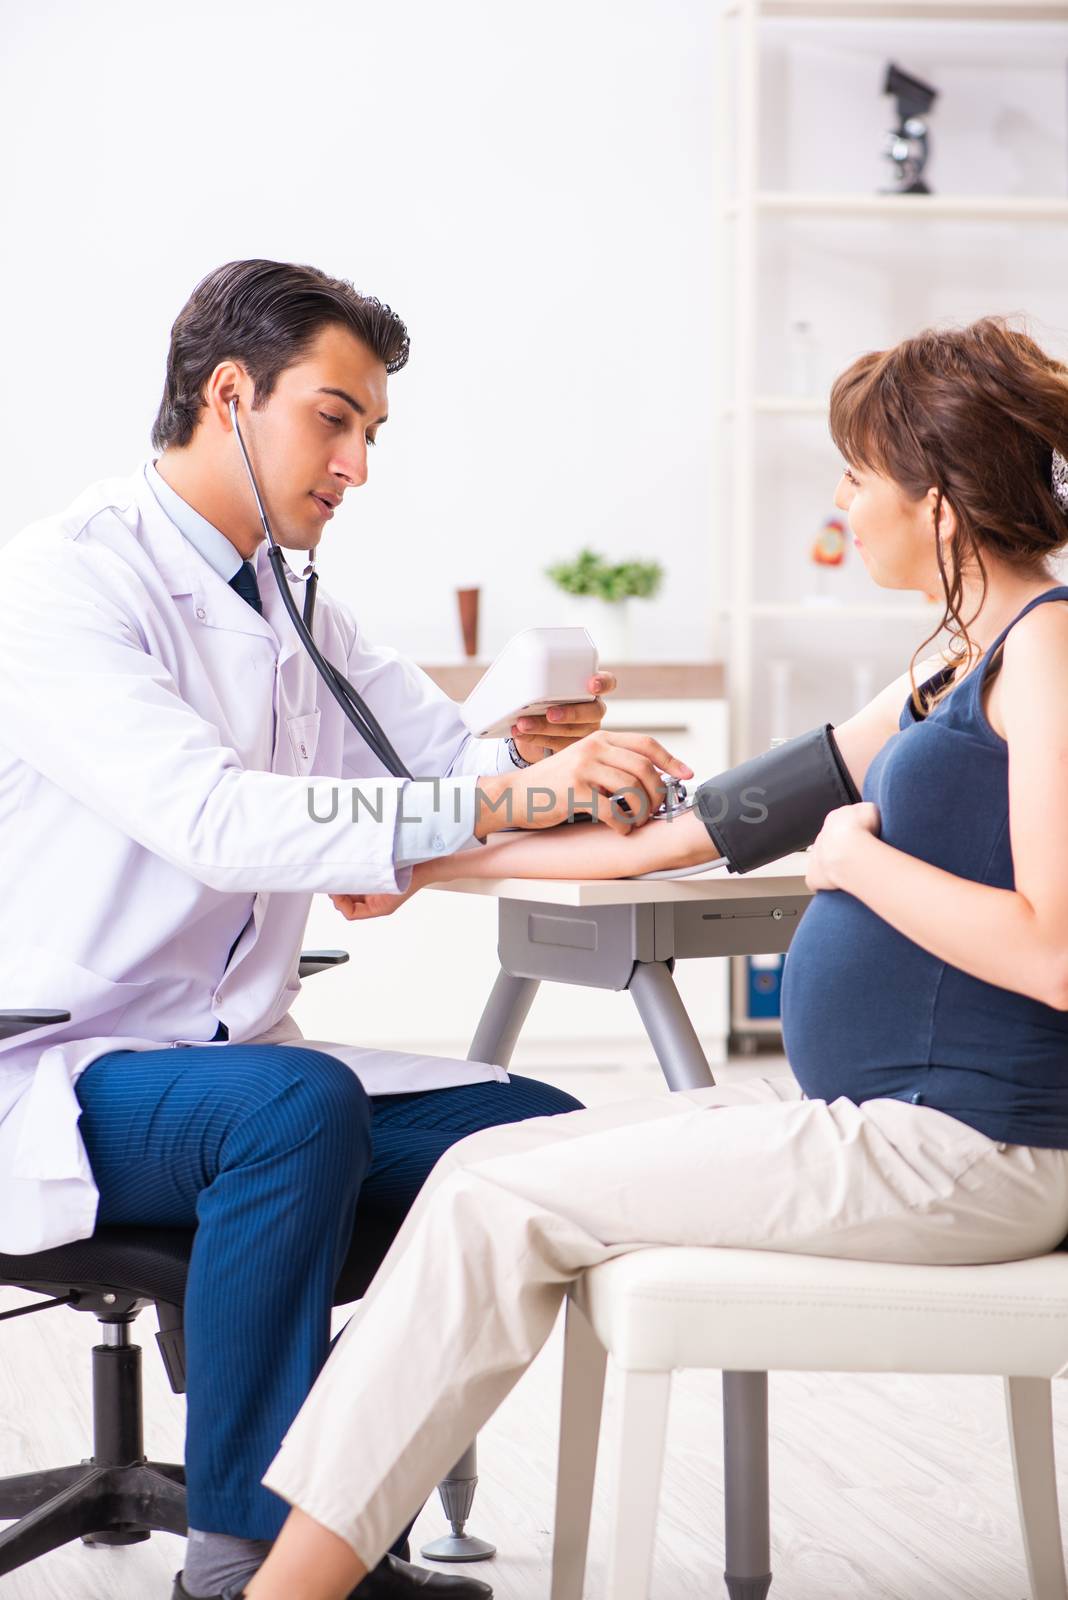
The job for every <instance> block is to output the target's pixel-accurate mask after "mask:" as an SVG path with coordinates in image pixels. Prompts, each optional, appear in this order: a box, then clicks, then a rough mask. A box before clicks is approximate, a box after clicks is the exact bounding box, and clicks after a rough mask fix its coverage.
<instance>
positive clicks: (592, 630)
mask: <svg viewBox="0 0 1068 1600" xmlns="http://www.w3.org/2000/svg"><path fill="white" fill-rule="evenodd" d="M563 600H564V604H563V607H562V608H561V613H560V622H561V624H564V625H566V626H568V627H572V628H585V629H586V632H587V633H588V634H589V635H590V638H591V639H592V640H593V642H594V644H595V645H596V646H597V659H598V661H599V663H600V665H601V666H603V667H611V666H614V665H615V664H616V663H617V662H619V661H629V660H630V622H631V601H630V600H597V599H595V598H594V597H593V596H589V595H565V596H563Z"/></svg>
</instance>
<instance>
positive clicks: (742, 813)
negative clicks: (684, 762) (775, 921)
mask: <svg viewBox="0 0 1068 1600" xmlns="http://www.w3.org/2000/svg"><path fill="white" fill-rule="evenodd" d="M859 799H860V795H859V794H858V793H857V789H856V785H855V784H854V782H853V780H852V778H851V777H850V776H849V769H848V767H847V766H846V764H845V762H844V761H843V760H842V755H841V752H840V751H839V749H838V746H837V745H836V744H835V742H834V731H833V729H832V727H831V724H830V723H829V722H828V723H825V724H824V726H823V727H822V728H813V729H812V732H811V733H802V734H799V735H798V737H797V738H796V739H787V740H786V741H785V742H784V743H783V744H780V745H776V746H775V747H774V748H773V749H771V750H768V751H766V752H765V754H764V755H760V756H754V758H753V760H752V761H743V762H742V764H741V765H740V766H738V767H732V768H731V769H730V771H729V772H723V773H721V774H720V775H719V777H718V778H710V779H709V780H708V782H707V783H702V784H701V786H700V787H699V789H698V790H697V793H696V794H695V796H694V810H695V811H696V812H697V815H698V816H699V817H700V818H701V821H702V822H703V823H704V825H705V827H706V828H707V830H708V834H709V837H710V839H711V840H712V843H713V844H714V845H715V847H716V849H717V850H718V851H719V853H720V855H721V856H722V857H723V859H724V860H725V861H726V863H727V868H728V870H729V871H730V872H751V871H752V869H753V868H754V867H762V866H765V865H766V863H767V862H769V861H777V860H778V859H779V857H780V856H788V855H789V854H790V853H791V852H792V851H794V850H804V849H807V847H808V846H809V845H810V844H811V843H812V841H813V839H815V837H816V835H817V834H818V833H819V831H820V829H821V828H822V827H823V820H824V818H825V817H826V815H827V813H828V812H829V811H833V810H834V809H835V807H836V806H848V805H855V804H856V802H857V801H858V800H859Z"/></svg>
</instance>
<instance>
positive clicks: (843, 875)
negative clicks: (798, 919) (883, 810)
mask: <svg viewBox="0 0 1068 1600" xmlns="http://www.w3.org/2000/svg"><path fill="white" fill-rule="evenodd" d="M873 836H874V837H875V838H876V839H877V838H878V837H879V808H878V806H875V805H872V803H871V801H870V800H862V801H860V803H859V804H857V805H854V806H838V807H836V808H835V810H834V811H828V813H827V815H826V816H825V817H824V819H823V827H822V828H821V829H820V831H819V834H818V836H817V838H816V840H815V842H814V843H813V844H812V845H811V846H810V847H809V851H808V858H807V860H806V862H805V882H806V883H807V884H808V887H809V888H810V889H846V888H848V882H847V881H846V880H847V879H848V876H849V865H850V862H851V861H853V860H855V858H856V851H857V850H858V848H859V849H866V848H867V847H868V846H869V845H870V844H871V840H872V837H873Z"/></svg>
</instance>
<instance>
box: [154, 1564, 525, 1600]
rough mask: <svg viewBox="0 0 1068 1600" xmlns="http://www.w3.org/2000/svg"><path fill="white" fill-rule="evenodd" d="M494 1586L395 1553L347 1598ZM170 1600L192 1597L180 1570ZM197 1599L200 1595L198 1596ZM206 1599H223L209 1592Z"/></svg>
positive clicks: (449, 1593)
mask: <svg viewBox="0 0 1068 1600" xmlns="http://www.w3.org/2000/svg"><path fill="white" fill-rule="evenodd" d="M492 1596H493V1590H492V1589H491V1588H490V1586H489V1584H488V1583H482V1582H481V1580H480V1579H478V1578H464V1577H461V1576H460V1574H459V1573H458V1572H428V1571H427V1570H426V1568H425V1567H413V1566H411V1565H410V1563H409V1562H407V1561H401V1560H400V1559H399V1558H398V1557H397V1556H385V1557H384V1558H383V1560H381V1561H380V1562H379V1563H378V1565H377V1567H375V1569H374V1571H373V1572H369V1573H368V1574H367V1576H366V1578H364V1579H363V1581H362V1582H361V1583H358V1584H357V1585H356V1587H355V1589H353V1591H352V1594H351V1595H350V1596H349V1600H492ZM171 1600H193V1596H192V1595H190V1594H189V1593H188V1591H187V1590H186V1589H185V1588H184V1586H183V1584H182V1574H181V1573H180V1572H179V1573H178V1574H177V1576H176V1577H175V1580H174V1592H173V1594H172V1595H171ZM198 1600H199V1597H198ZM205 1600H224V1597H223V1596H222V1595H211V1596H207V1597H205Z"/></svg>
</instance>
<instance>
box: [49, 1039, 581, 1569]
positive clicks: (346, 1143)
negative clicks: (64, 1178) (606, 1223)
mask: <svg viewBox="0 0 1068 1600" xmlns="http://www.w3.org/2000/svg"><path fill="white" fill-rule="evenodd" d="M77 1093H78V1099H79V1102H80V1104H81V1107H82V1118H81V1124H80V1126H81V1132H82V1137H83V1139H84V1140H85V1145H86V1149H87V1150H88V1153H89V1160H90V1163H91V1165H92V1169H93V1175H94V1177H95V1179H96V1182H97V1186H98V1188H99V1190H100V1207H99V1211H98V1216H97V1221H98V1223H99V1224H101V1225H107V1224H120V1223H121V1224H126V1225H136V1226H142V1227H164V1228H193V1227H195V1228H196V1237H195V1240H194V1244H193V1251H192V1256H191V1259H190V1264H189V1278H188V1283H187V1286H186V1300H185V1342H186V1366H187V1417H186V1475H187V1483H188V1507H189V1522H190V1525H191V1526H192V1527H195V1528H200V1529H202V1530H204V1531H206V1532H214V1533H228V1534H233V1535H238V1536H240V1537H243V1538H250V1539H270V1538H273V1537H274V1536H275V1535H276V1534H277V1532H278V1530H279V1528H280V1527H281V1524H282V1522H283V1520H284V1518H285V1513H286V1509H287V1508H286V1507H285V1505H284V1504H283V1503H282V1502H281V1501H280V1500H279V1499H278V1498H277V1497H276V1496H275V1495H273V1494H271V1493H270V1491H269V1490H267V1489H264V1488H263V1487H262V1485H261V1484H260V1477H261V1475H262V1473H263V1472H264V1471H265V1469H266V1467H267V1464H268V1463H269V1462H270V1461H271V1459H272V1458H273V1456H274V1455H275V1452H276V1451H277V1449H278V1445H279V1443H280V1442H281V1439H282V1436H283V1434H284V1433H285V1431H286V1429H287V1428H288V1426H289V1424H290V1422H291V1421H292V1419H293V1417H294V1416H295V1415H296V1412H297V1411H298V1410H299V1408H300V1406H301V1404H302V1402H303V1400H304V1398H305V1396H306V1395H307V1393H308V1390H309V1389H310V1388H311V1385H312V1383H313V1382H314V1380H315V1377H316V1375H317V1373H318V1371H319V1368H320V1367H321V1366H322V1363H323V1361H324V1360H325V1358H326V1355H327V1352H328V1349H329V1341H330V1312H331V1302H332V1294H333V1287H334V1283H335V1281H336V1279H337V1275H338V1273H339V1271H340V1268H341V1265H342V1263H343V1262H344V1260H345V1256H346V1254H347V1251H348V1248H349V1244H350V1242H351V1239H352V1234H353V1226H354V1223H355V1225H356V1226H357V1227H358V1226H359V1215H360V1214H361V1213H364V1212H365V1211H366V1212H376V1213H379V1214H382V1213H384V1214H387V1215H388V1216H389V1217H390V1219H391V1221H392V1219H393V1218H395V1219H396V1226H398V1227H399V1225H400V1222H401V1220H402V1219H403V1216H404V1214H405V1212H406V1211H407V1209H408V1207H409V1206H410V1205H411V1203H412V1201H413V1200H414V1198H415V1196H416V1194H417V1193H418V1191H419V1189H420V1187H421V1186H422V1184H423V1182H424V1180H425V1179H426V1177H427V1175H428V1174H429V1172H430V1170H431V1168H432V1167H433V1165H434V1163H435V1162H436V1161H437V1159H438V1157H439V1156H440V1155H441V1154H442V1153H443V1152H444V1151H445V1150H447V1149H448V1148H449V1146H450V1145H452V1144H455V1143H456V1142H457V1140H459V1139H462V1138H464V1137H465V1135H467V1134H469V1133H474V1132H476V1131H477V1130H478V1129H480V1128H486V1127H491V1126H493V1125H495V1124H498V1123H504V1122H519V1121H522V1120H524V1119H525V1118H527V1117H538V1116H551V1115H555V1114H557V1113H560V1112H565V1111H573V1110H577V1109H579V1102H578V1101H577V1100H574V1099H573V1098H572V1097H571V1096H570V1095H567V1094H564V1093H563V1092H562V1091H560V1090H558V1089H553V1088H550V1087H549V1085H547V1084H543V1083H538V1082H536V1081H535V1080H532V1079H524V1078H517V1077H513V1078H512V1079H511V1081H510V1082H508V1083H497V1082H489V1083H478V1084H471V1085H464V1086H461V1087H457V1088H451V1089H436V1090H429V1091H426V1092H423V1093H417V1094H401V1095H390V1096H383V1097H376V1098H375V1099H369V1098H368V1096H367V1095H366V1094H365V1093H364V1090H363V1088H362V1087H361V1085H360V1082H359V1080H358V1079H357V1078H356V1077H355V1075H354V1074H353V1073H352V1071H351V1070H350V1069H349V1068H348V1067H347V1066H345V1065H344V1064H343V1063H342V1062H340V1061H337V1060H335V1059H334V1057H333V1056H329V1055H326V1054H324V1053H321V1052H319V1051H316V1050H304V1049H300V1048H297V1047H294V1046H290V1045H223V1046H216V1047H214V1048H212V1049H198V1048H196V1047H195V1046H193V1047H190V1048H185V1049H181V1048H178V1049H176V1048H170V1049H164V1050H147V1051H114V1052H112V1053H111V1054H109V1055H106V1056H101V1057H100V1058H98V1060H96V1061H95V1062H93V1063H92V1065H91V1066H89V1067H88V1068H87V1069H86V1070H85V1072H84V1073H83V1074H82V1076H81V1077H80V1078H79V1080H78V1084H77ZM403 1370H404V1351H403V1349H398V1351H397V1381H398V1382H403ZM353 1449H354V1450H358V1449H359V1439H358V1438H354V1439H353Z"/></svg>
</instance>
